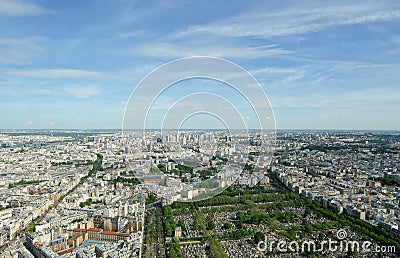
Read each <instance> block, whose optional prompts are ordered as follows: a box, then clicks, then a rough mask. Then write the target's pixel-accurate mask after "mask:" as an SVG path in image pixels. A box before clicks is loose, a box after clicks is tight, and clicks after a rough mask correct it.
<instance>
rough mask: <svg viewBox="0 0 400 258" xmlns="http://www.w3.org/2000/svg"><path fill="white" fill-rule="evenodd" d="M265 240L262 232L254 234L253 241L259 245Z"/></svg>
mask: <svg viewBox="0 0 400 258" xmlns="http://www.w3.org/2000/svg"><path fill="white" fill-rule="evenodd" d="M264 240H265V235H264V234H263V233H262V232H260V231H257V232H256V233H255V234H254V241H255V242H256V243H257V244H258V243H260V242H261V241H264Z"/></svg>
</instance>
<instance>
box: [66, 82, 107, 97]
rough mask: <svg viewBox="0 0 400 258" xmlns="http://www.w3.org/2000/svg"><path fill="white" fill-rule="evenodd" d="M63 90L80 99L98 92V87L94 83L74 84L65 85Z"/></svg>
mask: <svg viewBox="0 0 400 258" xmlns="http://www.w3.org/2000/svg"><path fill="white" fill-rule="evenodd" d="M65 90H66V91H67V92H68V93H70V94H71V95H73V96H75V97H77V98H80V99H87V98H90V97H93V96H95V95H97V94H99V93H100V88H99V87H98V86H96V85H74V86H70V87H66V88H65Z"/></svg>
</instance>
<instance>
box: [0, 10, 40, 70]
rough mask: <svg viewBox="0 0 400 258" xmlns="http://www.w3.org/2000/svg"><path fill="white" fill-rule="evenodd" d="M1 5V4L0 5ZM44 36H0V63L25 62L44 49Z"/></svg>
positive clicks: (30, 60) (29, 61) (28, 61)
mask: <svg viewBox="0 0 400 258" xmlns="http://www.w3.org/2000/svg"><path fill="white" fill-rule="evenodd" d="M0 6H1V5H0ZM45 41H46V38H43V37H24V38H0V50H1V58H0V64H26V63H31V62H32V59H33V58H34V57H35V56H37V55H39V54H40V53H42V52H43V51H44V47H43V44H44V42H45Z"/></svg>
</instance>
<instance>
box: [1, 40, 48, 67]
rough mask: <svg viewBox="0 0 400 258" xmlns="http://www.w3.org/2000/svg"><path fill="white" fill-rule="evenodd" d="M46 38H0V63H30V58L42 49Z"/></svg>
mask: <svg viewBox="0 0 400 258" xmlns="http://www.w3.org/2000/svg"><path fill="white" fill-rule="evenodd" d="M45 41H46V38H43V37H24V38H0V49H1V58H0V64H21V63H24V64H26V63H32V58H33V57H35V56H37V55H39V54H40V53H42V52H43V51H44V48H43V45H44V43H45Z"/></svg>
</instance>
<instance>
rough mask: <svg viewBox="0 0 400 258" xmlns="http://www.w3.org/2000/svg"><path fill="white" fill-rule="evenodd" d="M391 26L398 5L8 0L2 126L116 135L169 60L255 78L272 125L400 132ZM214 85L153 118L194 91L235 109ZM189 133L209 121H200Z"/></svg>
mask: <svg viewBox="0 0 400 258" xmlns="http://www.w3.org/2000/svg"><path fill="white" fill-rule="evenodd" d="M399 19H400V5H399V4H398V3H396V2H389V1H380V2H373V1H365V2H362V3H355V2H351V3H349V2H347V1H335V2H328V3H326V2H320V1H318V2H312V3H311V2H296V1H284V2H279V4H278V3H263V2H261V1H260V2H252V3H251V4H250V3H244V2H239V1H234V2H231V3H230V4H229V5H226V4H224V3H212V2H208V1H205V2H201V3H188V2H179V3H178V2H174V3H172V2H165V1H159V2H156V3H151V4H147V3H142V2H132V1H119V2H118V3H115V2H112V1H101V2H100V1H85V2H78V1H69V2H57V3H56V2H52V1H29V0H18V1H9V0H5V1H2V3H1V7H0V25H1V26H0V28H1V29H0V49H1V50H2V58H1V60H0V78H1V79H0V106H1V110H3V112H2V115H1V116H0V121H1V122H0V129H13V128H16V129H27V128H48V129H58V128H59V129H63V128H66V129H69V128H80V129H85V128H116V129H118V128H121V126H122V123H123V122H122V120H123V116H124V109H125V106H126V103H127V102H128V99H129V96H130V94H131V93H132V91H133V89H134V88H135V85H137V84H138V83H139V82H140V80H141V79H142V78H143V77H144V76H146V74H148V73H149V72H151V71H152V70H154V69H156V68H157V67H158V66H160V65H163V64H165V63H167V62H170V61H173V60H175V59H179V58H185V57H189V56H214V57H218V58H224V59H227V60H229V61H232V62H234V63H236V64H238V65H240V66H241V67H243V68H244V69H245V70H247V71H249V72H250V73H251V74H252V75H253V76H254V77H255V78H256V79H257V80H258V82H259V83H260V85H261V86H262V88H263V90H264V91H265V92H266V95H267V96H268V98H269V101H270V102H271V105H272V108H273V111H274V114H275V122H276V128H277V129H343V130H347V129H356V130H357V129H360V130H363V129H371V130H376V129H384V130H399V129H400V120H398V119H395V117H397V110H399V109H400V104H399V102H398V100H399V99H400V91H399V87H398V75H397V74H398V72H399V71H400V65H399V60H400V59H399V57H400V47H399V46H400V44H399V42H400V37H399V35H398V32H399V30H398V26H397V24H398V22H399ZM193 86H194V87H193ZM223 86H224V85H221V84H218V83H215V82H207V81H204V80H197V81H191V82H186V83H180V84H179V85H176V87H172V88H171V89H170V90H169V91H168V92H166V93H165V94H164V95H163V96H162V98H160V99H159V103H158V105H156V106H155V110H157V109H165V108H168V107H169V106H171V105H172V104H173V103H174V102H175V101H176V100H177V99H179V98H180V97H181V95H182V94H190V91H189V89H190V88H191V87H192V88H196V89H202V90H203V91H207V92H209V93H215V92H218V93H221V94H222V95H224V96H225V97H226V98H228V99H229V98H231V99H232V100H231V101H232V103H235V100H236V101H237V100H238V99H237V98H235V96H234V94H232V93H231V92H230V91H229V90H226V89H225V88H224V87H223ZM149 97H153V96H151V92H149ZM156 104H157V103H156ZM191 127H198V128H200V129H201V128H203V127H211V128H213V127H214V128H215V127H218V123H213V122H212V121H211V120H210V121H208V122H206V123H204V118H203V119H202V120H201V121H199V120H197V121H193V123H192V124H191Z"/></svg>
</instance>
